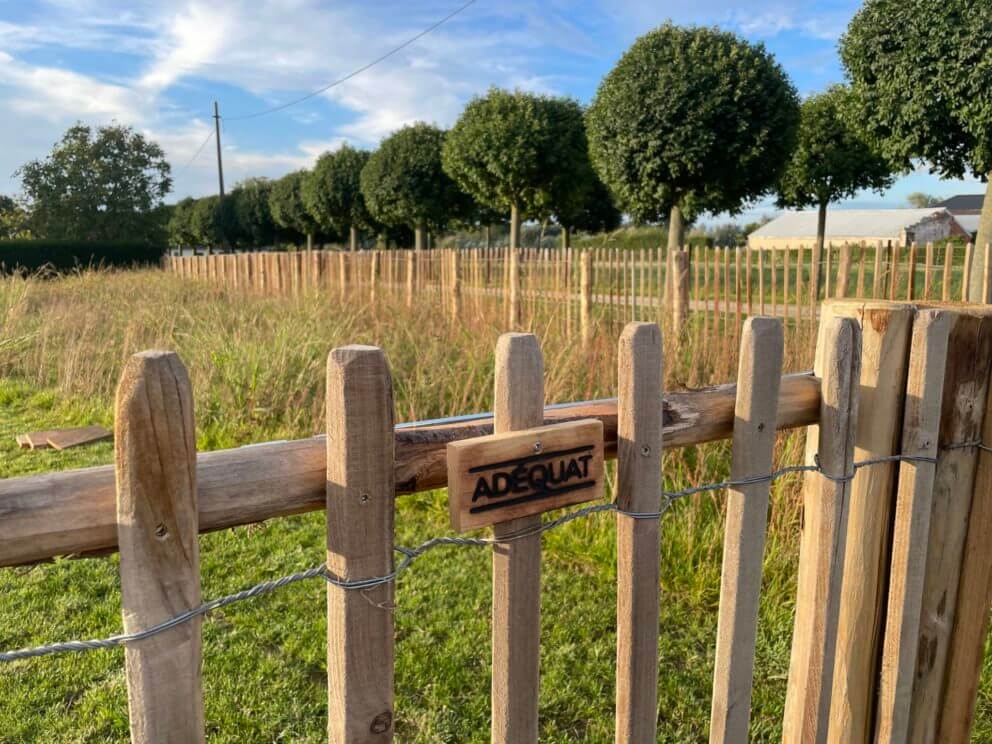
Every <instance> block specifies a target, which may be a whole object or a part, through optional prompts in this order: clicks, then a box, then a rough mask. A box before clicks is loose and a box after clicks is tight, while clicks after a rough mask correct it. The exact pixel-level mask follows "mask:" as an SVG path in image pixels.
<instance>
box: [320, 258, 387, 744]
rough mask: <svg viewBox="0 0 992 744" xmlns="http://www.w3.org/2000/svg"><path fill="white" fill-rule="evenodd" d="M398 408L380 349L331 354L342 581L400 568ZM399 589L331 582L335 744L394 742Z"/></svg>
mask: <svg viewBox="0 0 992 744" xmlns="http://www.w3.org/2000/svg"><path fill="white" fill-rule="evenodd" d="M341 255H344V254H343V253H342V254H341ZM393 410H394V409H393V382H392V377H391V375H390V372H389V364H388V362H387V361H386V355H385V354H383V352H382V350H381V349H377V348H375V347H373V346H344V347H341V348H338V349H335V350H334V351H332V352H331V353H330V355H329V356H328V358H327V570H328V571H329V572H330V573H331V574H332V575H333V576H335V577H337V578H339V579H343V580H349V581H353V580H357V579H368V578H373V577H376V576H385V575H387V574H389V573H391V572H392V570H393V520H394V513H395V507H394V503H393V502H394V483H393V468H392V463H393V456H394V439H393V415H394V413H393ZM393 591H394V585H393V583H392V582H389V583H385V584H379V585H378V586H374V587H372V588H369V589H364V590H361V591H355V590H349V589H343V588H341V587H337V586H334V585H332V584H328V586H327V695H328V700H327V730H328V741H329V742H331V744H346V743H347V744H351V743H352V742H389V741H392V738H393V721H394V715H393Z"/></svg>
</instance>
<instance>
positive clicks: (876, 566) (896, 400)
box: [820, 300, 913, 744]
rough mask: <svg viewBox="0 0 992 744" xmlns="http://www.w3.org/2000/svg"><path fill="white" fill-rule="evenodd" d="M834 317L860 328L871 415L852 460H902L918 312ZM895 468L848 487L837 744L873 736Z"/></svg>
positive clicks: (834, 713)
mask: <svg viewBox="0 0 992 744" xmlns="http://www.w3.org/2000/svg"><path fill="white" fill-rule="evenodd" d="M829 317H845V318H852V319H854V320H856V321H857V322H858V324H859V325H860V327H861V379H860V390H859V396H860V405H861V410H862V411H865V412H866V415H864V416H860V417H859V418H858V425H857V433H856V434H855V439H854V459H855V460H868V459H870V458H873V457H885V456H887V455H893V454H897V453H898V452H899V441H900V438H901V436H900V432H901V429H902V413H901V412H902V409H903V401H904V398H905V394H906V368H907V360H908V355H909V344H910V336H911V330H912V323H913V308H912V307H911V306H909V305H903V304H894V303H888V302H874V301H861V302H858V301H852V300H848V301H836V302H827V303H824V304H823V306H822V308H821V311H820V318H821V320H820V323H821V327H824V325H825V324H826V323H827V322H828V320H827V319H828V318H829ZM867 412H870V415H869V414H868V413H867ZM896 467H897V466H896V464H895V463H892V464H887V463H882V464H879V465H873V466H872V467H870V468H862V469H861V470H859V471H858V472H857V473H856V474H855V476H854V480H853V481H852V482H851V484H850V516H849V519H848V526H847V541H846V543H847V548H846V553H845V557H844V569H843V578H842V580H841V599H840V618H839V620H838V626H837V663H836V668H835V669H834V678H833V691H832V693H831V710H830V735H831V737H832V740H834V741H837V742H849V743H850V744H855V743H862V744H867V743H868V742H870V741H871V738H872V731H873V727H874V721H873V718H874V713H873V710H874V702H875V690H876V687H877V684H878V665H879V659H880V657H881V652H882V635H883V629H884V623H885V603H886V585H887V582H888V570H889V546H890V540H891V523H892V512H893V509H894V505H895V500H896V496H895V476H896ZM833 737H836V739H833Z"/></svg>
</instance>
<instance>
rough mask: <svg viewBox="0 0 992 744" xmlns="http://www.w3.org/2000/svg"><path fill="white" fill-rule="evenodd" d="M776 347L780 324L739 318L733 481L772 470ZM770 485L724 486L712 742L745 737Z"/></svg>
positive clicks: (779, 348) (778, 372) (780, 341)
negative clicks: (724, 522) (725, 494)
mask: <svg viewBox="0 0 992 744" xmlns="http://www.w3.org/2000/svg"><path fill="white" fill-rule="evenodd" d="M783 347H784V335H783V331H782V322H781V321H780V320H776V319H774V318H763V317H757V318H754V317H752V318H748V319H747V320H746V321H745V323H744V328H743V331H742V335H741V350H740V358H739V365H740V366H739V369H738V374H737V402H736V405H735V410H734V444H733V464H732V465H731V471H730V477H731V479H733V480H740V479H744V478H750V477H754V476H762V475H766V474H767V473H770V472H771V470H772V451H773V449H774V447H775V430H776V425H775V424H776V420H777V418H778V393H779V387H780V383H781V379H782V354H783ZM770 485H771V484H770V483H769V482H768V481H761V482H757V483H752V484H749V485H745V486H737V487H734V488H730V489H729V490H728V493H727V523H726V528H725V530H726V531H725V533H724V547H723V571H722V578H721V586H720V617H719V624H718V630H717V639H716V663H715V667H714V671H713V704H712V713H711V716H710V742H711V744H717V743H718V742H723V743H724V744H733V743H735V742H744V741H747V739H748V726H749V723H750V718H751V688H752V677H753V673H754V646H755V639H756V637H757V627H758V598H759V596H760V594H761V567H762V563H763V560H764V549H765V531H766V521H767V519H768V492H769V488H770Z"/></svg>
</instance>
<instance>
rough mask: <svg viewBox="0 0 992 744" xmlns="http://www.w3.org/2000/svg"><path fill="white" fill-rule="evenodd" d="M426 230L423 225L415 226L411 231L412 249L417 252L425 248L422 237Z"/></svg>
mask: <svg viewBox="0 0 992 744" xmlns="http://www.w3.org/2000/svg"><path fill="white" fill-rule="evenodd" d="M426 232H427V229H426V228H425V227H424V225H423V223H421V224H419V225H417V227H416V228H414V230H413V249H414V250H417V251H422V250H424V248H425V245H424V236H425V234H426Z"/></svg>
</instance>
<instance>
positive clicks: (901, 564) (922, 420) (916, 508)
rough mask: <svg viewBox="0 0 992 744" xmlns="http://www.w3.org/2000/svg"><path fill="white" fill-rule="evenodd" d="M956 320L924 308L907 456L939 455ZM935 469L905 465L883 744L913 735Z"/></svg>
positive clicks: (879, 724)
mask: <svg viewBox="0 0 992 744" xmlns="http://www.w3.org/2000/svg"><path fill="white" fill-rule="evenodd" d="M950 320H951V318H950V316H949V315H948V314H946V313H942V312H940V311H936V310H922V311H920V312H919V313H918V314H917V316H916V319H915V320H914V322H913V336H912V342H911V345H910V354H909V368H908V373H907V381H906V395H905V401H906V403H905V410H904V413H903V426H902V449H901V454H903V455H908V456H922V457H935V456H936V455H937V437H938V432H939V427H940V408H941V397H942V391H943V388H944V367H945V364H946V360H947V339H948V333H949V330H950ZM935 470H936V466H935V465H934V464H933V463H928V462H910V461H905V462H902V463H901V464H900V465H899V487H898V493H897V495H896V505H895V519H894V521H893V528H892V561H891V571H890V576H889V596H888V603H887V607H888V609H887V612H886V617H885V635H884V637H883V643H882V660H881V669H880V673H879V682H878V707H877V713H876V716H875V718H876V724H875V739H874V740H875V741H876V742H877V743H878V744H903V743H904V742H906V741H907V736H908V733H909V721H910V703H911V694H912V691H913V676H914V674H915V672H916V657H917V650H918V638H919V629H920V607H921V604H922V601H923V580H924V576H925V572H926V564H927V558H926V545H927V539H928V537H929V535H930V512H931V510H932V508H933V484H934V473H935ZM869 740H870V738H869Z"/></svg>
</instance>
